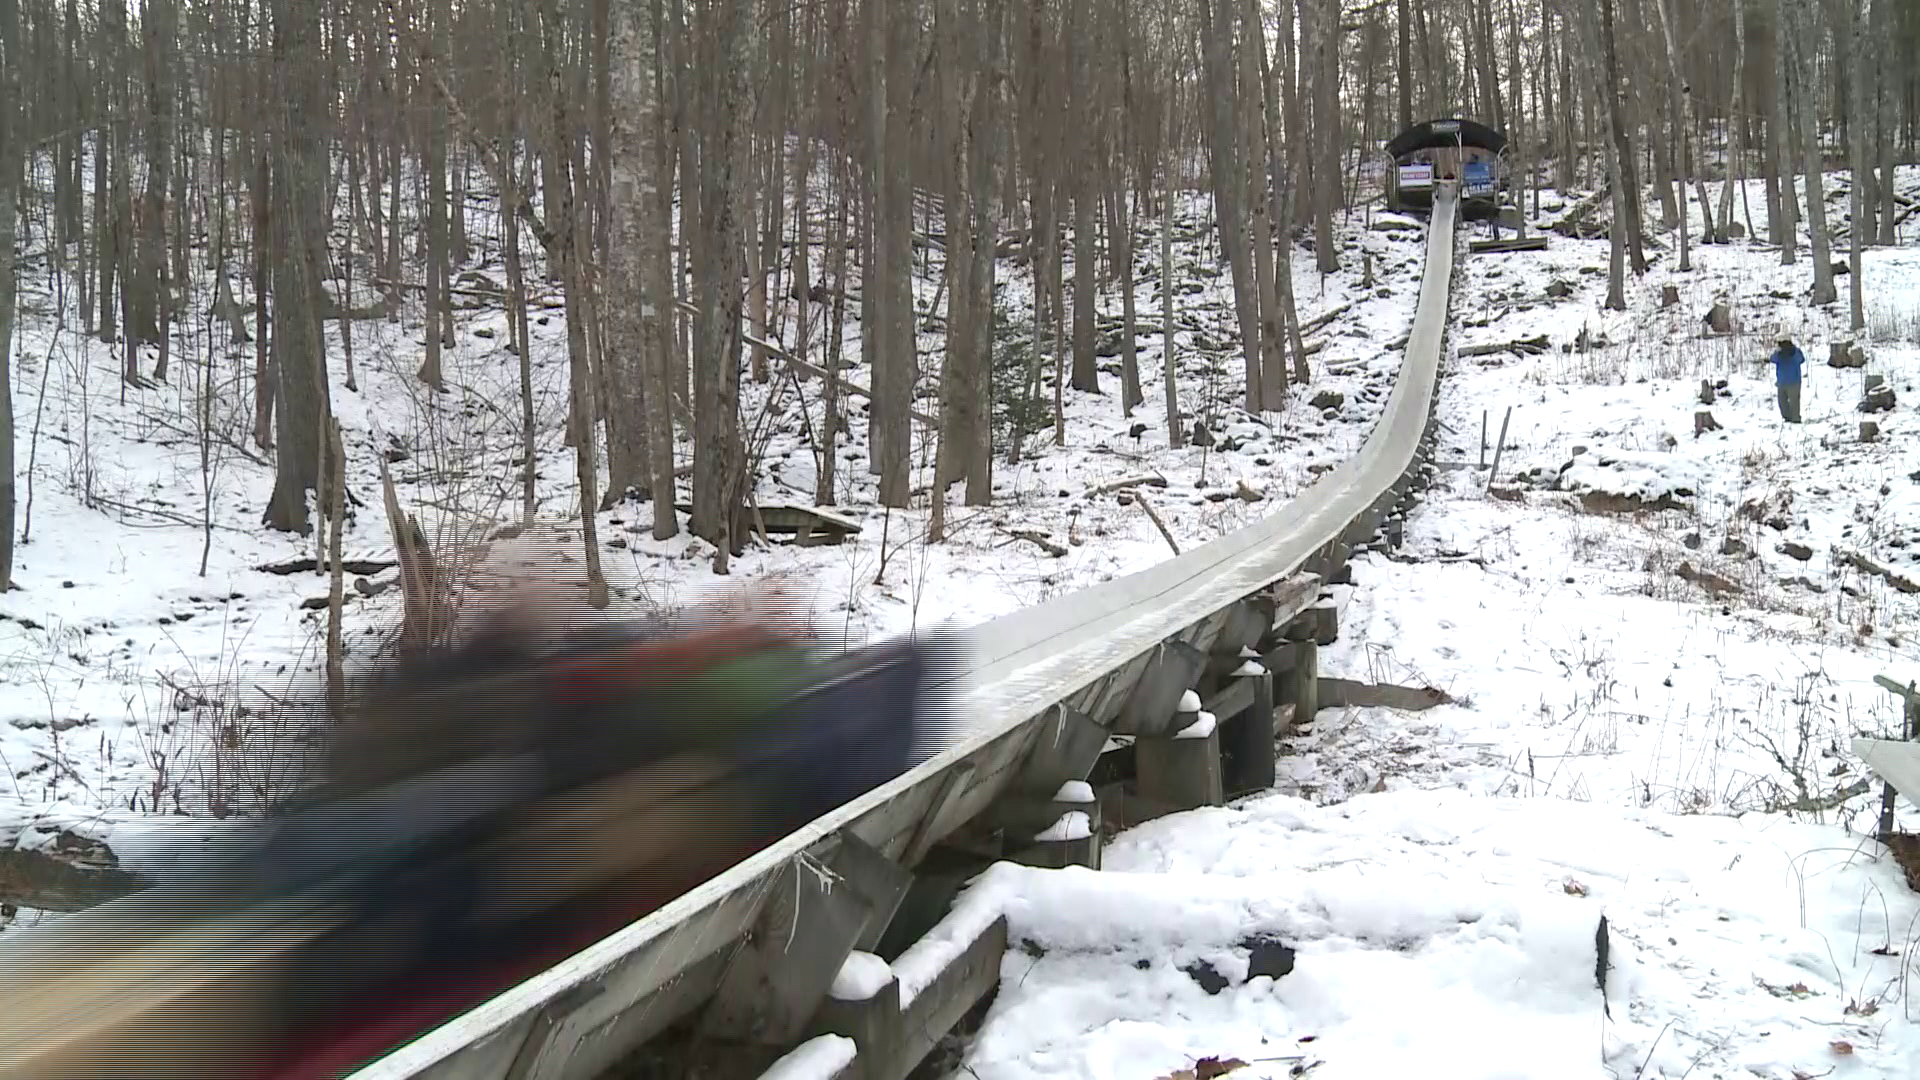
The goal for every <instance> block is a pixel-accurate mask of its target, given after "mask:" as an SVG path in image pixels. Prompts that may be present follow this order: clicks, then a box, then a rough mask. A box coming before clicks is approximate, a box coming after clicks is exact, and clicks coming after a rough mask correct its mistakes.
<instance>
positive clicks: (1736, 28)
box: [1713, 0, 1747, 244]
mask: <svg viewBox="0 0 1920 1080" xmlns="http://www.w3.org/2000/svg"><path fill="white" fill-rule="evenodd" d="M1731 2H1732V4H1733V82H1732V87H1733V90H1732V93H1731V94H1730V95H1729V97H1728V100H1727V180H1726V183H1724V184H1722V185H1721V186H1720V213H1719V215H1718V218H1717V219H1716V222H1715V227H1714V234H1713V237H1714V240H1715V242H1716V243H1721V244H1724V243H1726V242H1727V241H1728V240H1729V239H1731V237H1732V228H1733V191H1734V188H1735V187H1737V186H1739V185H1738V184H1737V182H1736V181H1735V177H1737V176H1742V175H1744V169H1743V168H1742V165H1743V161H1744V159H1745V157H1746V146H1745V143H1744V141H1743V136H1744V134H1745V132H1746V127H1747V125H1746V124H1745V123H1744V122H1743V117H1742V115H1741V113H1742V111H1743V107H1744V99H1743V98H1742V91H1743V89H1744V86H1743V84H1744V83H1745V82H1746V77H1747V76H1746V72H1747V25H1746V22H1747V20H1746V7H1747V4H1746V0H1731Z"/></svg>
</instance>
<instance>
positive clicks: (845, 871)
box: [827, 830, 913, 952]
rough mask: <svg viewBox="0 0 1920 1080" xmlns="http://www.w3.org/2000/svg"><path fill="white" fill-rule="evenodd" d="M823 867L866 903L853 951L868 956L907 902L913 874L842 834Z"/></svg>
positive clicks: (848, 834)
mask: <svg viewBox="0 0 1920 1080" xmlns="http://www.w3.org/2000/svg"><path fill="white" fill-rule="evenodd" d="M827 866H828V867H829V868H830V869H831V870H832V871H833V872H834V873H835V874H838V875H839V876H840V877H841V878H842V879H843V880H844V881H845V882H846V883H847V885H848V887H850V888H852V889H853V890H854V891H855V892H858V893H859V894H860V895H861V896H862V897H864V898H865V899H866V901H867V905H868V912H867V919H866V922H865V923H864V924H863V926H862V928H861V930H860V935H859V936H858V937H857V938H855V939H854V944H853V947H854V948H855V949H858V950H860V951H861V952H872V951H873V950H874V948H875V947H876V946H877V945H879V944H880V939H881V937H883V936H884V935H885V934H886V932H887V926H888V924H890V923H892V922H893V916H894V913H895V912H897V911H899V910H900V904H901V902H902V901H904V900H905V899H906V898H907V889H908V887H909V886H911V885H912V884H913V872H912V871H910V870H908V869H907V868H906V867H904V866H901V865H900V864H899V863H896V862H894V861H893V860H892V859H889V858H887V857H886V855H885V854H884V853H882V852H881V851H880V849H879V848H876V847H874V846H873V845H872V844H869V843H867V842H866V841H865V840H862V839H860V838H859V837H858V836H855V835H854V834H852V833H850V832H847V831H844V830H842V831H841V833H840V839H839V846H838V847H836V848H835V849H834V851H833V854H832V855H831V856H830V857H829V858H828V860H827Z"/></svg>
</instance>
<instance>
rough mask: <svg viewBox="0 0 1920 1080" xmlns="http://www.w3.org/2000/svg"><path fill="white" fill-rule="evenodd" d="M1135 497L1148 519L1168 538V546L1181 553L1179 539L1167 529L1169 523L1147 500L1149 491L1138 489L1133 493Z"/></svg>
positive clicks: (1175, 552)
mask: <svg viewBox="0 0 1920 1080" xmlns="http://www.w3.org/2000/svg"><path fill="white" fill-rule="evenodd" d="M1133 497H1134V498H1135V499H1138V500H1139V501H1140V509H1142V510H1145V511H1146V512H1147V520H1149V521H1151V522H1153V527H1154V528H1156V529H1159V530H1160V535H1161V536H1162V537H1164V538H1165V539H1166V541H1167V546H1168V547H1170V548H1172V549H1173V553H1174V554H1175V555H1178V554H1180V543H1179V541H1177V540H1175V539H1174V538H1173V533H1171V532H1169V531H1167V523H1166V522H1164V521H1161V520H1160V512H1159V511H1157V510H1155V509H1154V508H1153V504H1152V503H1150V502H1148V501H1147V493H1146V492H1144V491H1136V492H1134V493H1133Z"/></svg>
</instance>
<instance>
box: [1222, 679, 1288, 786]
mask: <svg viewBox="0 0 1920 1080" xmlns="http://www.w3.org/2000/svg"><path fill="white" fill-rule="evenodd" d="M1232 688H1233V689H1241V688H1244V689H1245V691H1246V694H1247V697H1248V699H1249V700H1248V702H1247V706H1246V708H1244V709H1242V710H1240V711H1239V712H1238V713H1237V714H1235V715H1234V716H1233V717H1232V718H1231V719H1229V720H1226V721H1224V722H1223V723H1222V724H1221V728H1220V786H1221V790H1222V792H1223V793H1224V794H1226V795H1228V796H1234V795H1242V794H1245V793H1247V792H1250V791H1264V790H1266V789H1267V788H1270V787H1272V786H1273V781H1274V760H1273V756H1274V737H1275V735H1274V720H1273V674H1272V673H1271V672H1269V671H1266V670H1265V669H1264V666H1263V668H1262V670H1261V672H1260V674H1258V675H1251V674H1249V675H1240V676H1236V677H1235V678H1234V680H1233V684H1232ZM1222 696H1224V695H1222ZM1222 715H1225V714H1222Z"/></svg>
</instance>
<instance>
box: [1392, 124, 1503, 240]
mask: <svg viewBox="0 0 1920 1080" xmlns="http://www.w3.org/2000/svg"><path fill="white" fill-rule="evenodd" d="M1386 150H1387V156H1388V157H1390V158H1392V159H1393V167H1392V168H1391V169H1388V170H1387V204H1388V205H1389V206H1391V207H1393V208H1394V209H1395V210H1424V209H1427V208H1428V207H1430V206H1432V205H1433V188H1434V185H1435V184H1436V183H1439V182H1445V181H1457V182H1458V183H1459V185H1460V212H1461V214H1462V216H1465V217H1469V218H1481V217H1492V216H1493V215H1494V214H1495V213H1496V212H1497V209H1498V206H1499V202H1500V192H1501V191H1503V190H1505V189H1506V186H1507V177H1506V175H1505V170H1504V169H1503V168H1502V163H1503V160H1504V155H1505V153H1506V150H1507V137H1506V136H1505V135H1503V134H1501V133H1500V132H1498V131H1495V130H1494V129H1493V128H1490V127H1488V126H1486V125H1485V124H1481V123H1477V122H1475V121H1472V120H1465V119H1461V118H1459V117H1452V118H1448V119H1444V120H1428V121H1426V122H1425V123H1421V124H1415V125H1413V126H1412V127H1410V128H1408V129H1407V130H1405V131H1403V132H1401V133H1400V134H1398V135H1395V136H1394V137H1393V139H1392V140H1391V141H1389V142H1388V143H1387V147H1386Z"/></svg>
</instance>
